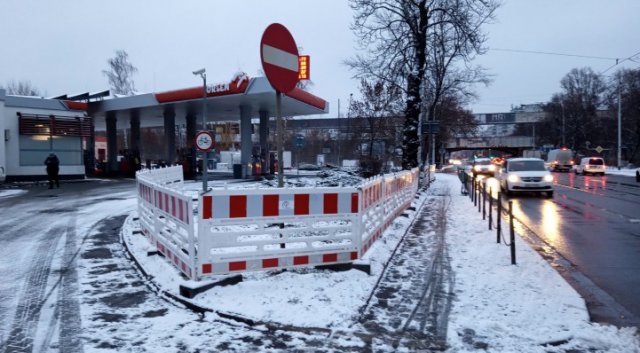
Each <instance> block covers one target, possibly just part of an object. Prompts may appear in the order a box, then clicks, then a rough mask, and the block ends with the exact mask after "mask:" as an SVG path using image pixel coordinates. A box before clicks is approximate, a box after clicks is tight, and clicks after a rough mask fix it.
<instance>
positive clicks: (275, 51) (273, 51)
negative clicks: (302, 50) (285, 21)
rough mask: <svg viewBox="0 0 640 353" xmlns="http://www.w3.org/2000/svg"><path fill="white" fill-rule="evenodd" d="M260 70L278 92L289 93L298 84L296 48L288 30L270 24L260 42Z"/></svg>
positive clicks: (281, 26)
mask: <svg viewBox="0 0 640 353" xmlns="http://www.w3.org/2000/svg"><path fill="white" fill-rule="evenodd" d="M260 59H261V60H262V69H263V70H264V73H265V75H267V79H268V80H269V83H270V84H271V86H272V87H273V88H274V89H275V90H276V91H279V92H282V93H289V92H290V91H291V90H293V89H294V88H295V87H296V84H297V83H298V47H297V46H296V42H295V40H293V36H292V35H291V33H289V30H288V29H287V28H286V27H285V26H283V25H281V24H279V23H272V24H270V25H269V27H267V29H266V30H265V31H264V33H263V34H262V40H261V41H260Z"/></svg>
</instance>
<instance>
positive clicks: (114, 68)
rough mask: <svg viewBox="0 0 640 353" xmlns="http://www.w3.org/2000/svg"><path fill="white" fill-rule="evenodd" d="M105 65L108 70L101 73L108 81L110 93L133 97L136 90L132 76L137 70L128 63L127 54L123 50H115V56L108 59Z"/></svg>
mask: <svg viewBox="0 0 640 353" xmlns="http://www.w3.org/2000/svg"><path fill="white" fill-rule="evenodd" d="M107 63H108V64H109V70H102V73H103V74H104V75H105V76H107V78H108V79H109V86H110V87H111V90H112V91H113V92H112V93H115V94H123V95H127V96H130V95H133V94H134V92H135V90H136V87H135V85H134V82H133V75H134V74H135V73H137V72H138V69H137V68H136V67H135V66H133V64H131V63H130V62H129V54H127V52H126V51H124V50H116V56H115V57H113V58H110V59H108V60H107Z"/></svg>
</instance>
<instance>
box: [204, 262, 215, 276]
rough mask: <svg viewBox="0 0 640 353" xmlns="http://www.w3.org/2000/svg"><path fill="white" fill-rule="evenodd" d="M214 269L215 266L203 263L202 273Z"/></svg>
mask: <svg viewBox="0 0 640 353" xmlns="http://www.w3.org/2000/svg"><path fill="white" fill-rule="evenodd" d="M212 271H213V268H212V266H211V264H203V265H202V274H205V273H211V272H212Z"/></svg>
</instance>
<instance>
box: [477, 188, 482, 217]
mask: <svg viewBox="0 0 640 353" xmlns="http://www.w3.org/2000/svg"><path fill="white" fill-rule="evenodd" d="M477 189H478V196H477V197H478V213H480V207H481V206H480V202H481V201H482V200H481V199H480V197H481V196H482V186H481V185H480V181H478V188H477Z"/></svg>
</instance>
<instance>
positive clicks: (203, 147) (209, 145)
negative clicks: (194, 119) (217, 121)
mask: <svg viewBox="0 0 640 353" xmlns="http://www.w3.org/2000/svg"><path fill="white" fill-rule="evenodd" d="M196 148H197V149H198V151H200V152H210V151H211V149H213V136H211V133H209V131H200V132H198V133H197V134H196Z"/></svg>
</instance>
